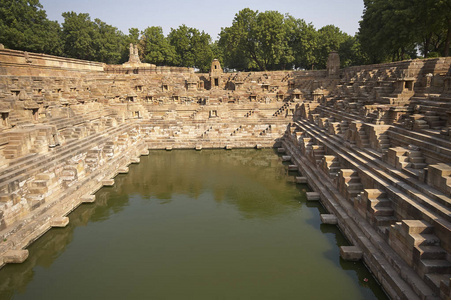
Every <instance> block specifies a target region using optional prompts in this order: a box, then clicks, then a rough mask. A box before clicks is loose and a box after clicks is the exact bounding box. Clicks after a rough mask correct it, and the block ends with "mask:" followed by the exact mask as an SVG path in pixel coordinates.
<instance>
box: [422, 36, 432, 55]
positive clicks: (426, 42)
mask: <svg viewBox="0 0 451 300" xmlns="http://www.w3.org/2000/svg"><path fill="white" fill-rule="evenodd" d="M431 38H432V33H431V34H429V35H428V36H427V37H426V38H425V39H424V45H423V47H424V49H423V56H424V58H427V57H428V54H429V45H430V44H431Z"/></svg>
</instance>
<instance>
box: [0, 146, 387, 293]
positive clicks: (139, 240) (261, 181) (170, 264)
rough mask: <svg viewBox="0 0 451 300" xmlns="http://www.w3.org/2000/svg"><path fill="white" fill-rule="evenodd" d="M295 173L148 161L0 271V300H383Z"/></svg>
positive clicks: (258, 164) (248, 156) (254, 155)
mask: <svg viewBox="0 0 451 300" xmlns="http://www.w3.org/2000/svg"><path fill="white" fill-rule="evenodd" d="M294 175H295V174H293V173H292V172H290V174H288V171H287V167H286V166H284V165H283V164H282V163H281V160H280V158H279V157H277V155H275V154H274V151H272V150H263V151H257V150H233V151H223V150H222V151H214V150H203V151H202V152H195V151H172V152H166V151H153V152H151V155H150V156H148V157H141V163H140V164H136V165H131V166H130V173H129V174H126V175H119V176H117V177H116V178H115V185H114V186H113V187H108V188H103V189H101V190H100V191H99V192H97V194H96V202H95V203H93V204H84V205H82V206H81V207H80V208H78V209H76V210H75V211H74V212H72V213H71V214H70V216H69V217H70V223H69V225H68V227H66V228H60V229H52V230H50V231H49V232H48V233H47V234H45V235H44V236H43V237H42V238H40V239H39V240H38V241H36V242H35V243H34V244H33V245H31V246H30V248H29V250H30V257H29V259H28V260H27V261H26V262H25V263H23V264H21V265H8V266H6V267H5V268H3V269H2V270H0V299H12V298H13V297H14V298H15V299H16V298H17V299H39V298H41V299H48V298H58V297H63V298H66V299H68V298H73V299H80V298H85V297H86V295H88V296H89V297H91V298H117V297H120V298H130V299H131V298H143V297H144V298H148V297H152V296H153V297H154V298H156V299H161V298H166V299H178V298H180V297H185V298H186V297H189V296H191V297H195V298H196V299H212V298H218V295H221V296H222V298H224V299H236V298H239V297H242V298H246V299H274V298H275V297H282V298H284V299H293V298H297V297H302V298H306V299H307V298H309V299H311V298H317V299H319V298H321V299H327V298H329V299H337V298H340V297H338V296H337V293H338V294H340V293H343V296H344V298H346V299H358V298H365V299H375V298H379V299H384V297H385V296H384V294H383V293H382V292H381V290H380V288H379V287H378V286H377V284H376V282H375V281H374V280H370V281H369V282H368V283H364V281H363V279H364V278H368V277H370V275H369V273H368V271H367V270H366V268H365V267H364V266H363V264H361V263H356V264H355V263H349V262H344V261H342V260H341V259H340V258H339V256H338V247H337V246H340V245H344V244H346V240H345V239H344V238H343V236H342V235H341V234H340V233H339V231H338V229H337V227H336V226H330V225H320V221H319V212H325V211H324V209H323V208H322V207H321V205H319V204H318V203H312V202H306V199H305V190H306V186H303V185H296V184H294V183H293V180H292V178H291V179H290V180H287V178H289V177H287V176H294ZM211 200H213V201H211ZM130 270H133V272H130ZM343 270H344V271H345V272H346V273H343V272H344V271H343ZM213 274H214V275H213ZM353 281H357V284H354V283H353ZM92 282H93V284H92ZM88 283H89V284H88ZM324 285H325V286H328V289H330V290H331V291H334V290H336V291H337V292H335V293H330V291H328V289H324V288H323V286H324ZM102 286H109V289H108V290H105V289H102ZM174 286H176V287H177V288H176V289H175V288H174ZM124 287H127V288H126V289H125V290H124ZM71 291H72V292H71ZM374 293H376V295H375V294H374ZM256 295H258V297H257V296H256ZM340 295H341V294H340ZM345 296H346V297H345Z"/></svg>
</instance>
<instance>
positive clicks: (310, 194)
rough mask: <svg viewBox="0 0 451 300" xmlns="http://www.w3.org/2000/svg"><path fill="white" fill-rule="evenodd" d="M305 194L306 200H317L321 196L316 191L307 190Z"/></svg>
mask: <svg viewBox="0 0 451 300" xmlns="http://www.w3.org/2000/svg"><path fill="white" fill-rule="evenodd" d="M305 194H306V196H307V201H319V200H320V198H321V197H320V195H319V193H317V192H307V193H305Z"/></svg>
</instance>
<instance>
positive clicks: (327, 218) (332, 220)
mask: <svg viewBox="0 0 451 300" xmlns="http://www.w3.org/2000/svg"><path fill="white" fill-rule="evenodd" d="M320 218H321V222H322V223H323V224H332V225H337V224H338V219H337V217H336V216H335V215H332V214H321V215H320Z"/></svg>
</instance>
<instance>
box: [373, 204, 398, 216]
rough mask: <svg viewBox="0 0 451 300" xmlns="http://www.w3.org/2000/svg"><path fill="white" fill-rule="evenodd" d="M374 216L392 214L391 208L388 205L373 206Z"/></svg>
mask: <svg viewBox="0 0 451 300" xmlns="http://www.w3.org/2000/svg"><path fill="white" fill-rule="evenodd" d="M372 209H373V215H374V216H393V208H391V207H388V206H377V205H376V206H374V207H373V208H372Z"/></svg>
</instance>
